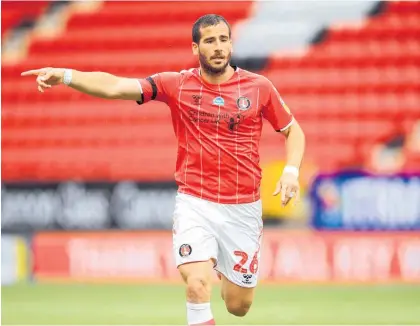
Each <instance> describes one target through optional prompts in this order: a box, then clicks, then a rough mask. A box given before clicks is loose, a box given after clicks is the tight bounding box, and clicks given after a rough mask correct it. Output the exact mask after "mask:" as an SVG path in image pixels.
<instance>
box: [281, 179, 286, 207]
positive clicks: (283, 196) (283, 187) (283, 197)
mask: <svg viewBox="0 0 420 326" xmlns="http://www.w3.org/2000/svg"><path fill="white" fill-rule="evenodd" d="M286 191H287V185H285V184H282V187H281V197H280V198H281V203H282V205H283V206H284V203H285V201H286Z"/></svg>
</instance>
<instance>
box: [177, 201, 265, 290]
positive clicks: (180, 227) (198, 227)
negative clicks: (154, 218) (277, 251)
mask: <svg viewBox="0 0 420 326" xmlns="http://www.w3.org/2000/svg"><path fill="white" fill-rule="evenodd" d="M262 229H263V222H262V205H261V201H260V200H259V201H256V202H253V203H249V204H218V203H214V202H210V201H207V200H204V199H200V198H197V197H193V196H190V195H187V194H183V193H178V195H177V198H176V205H175V213H174V227H173V250H174V255H175V260H176V265H177V267H178V266H179V265H182V264H185V263H191V262H197V261H207V260H209V259H212V258H213V259H215V261H216V265H215V270H217V271H218V272H220V273H222V274H223V275H224V276H225V277H226V278H227V279H228V280H229V281H231V282H233V283H234V284H237V285H239V286H241V287H248V288H251V287H255V286H256V285H257V280H258V269H259V268H258V262H259V258H260V247H261V240H262Z"/></svg>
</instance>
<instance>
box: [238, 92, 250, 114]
mask: <svg viewBox="0 0 420 326" xmlns="http://www.w3.org/2000/svg"><path fill="white" fill-rule="evenodd" d="M236 105H237V106H238V109H239V110H242V111H245V110H248V109H249V108H250V107H251V101H250V100H249V98H247V97H245V96H241V97H240V98H238V99H237V100H236Z"/></svg>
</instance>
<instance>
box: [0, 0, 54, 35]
mask: <svg viewBox="0 0 420 326" xmlns="http://www.w3.org/2000/svg"><path fill="white" fill-rule="evenodd" d="M48 3H49V1H29V2H27V1H2V2H1V37H2V39H3V38H4V37H6V35H7V33H9V32H10V31H11V30H13V29H14V28H17V27H19V26H21V25H22V24H28V23H30V22H33V21H34V20H36V19H37V18H38V17H39V16H40V15H41V14H42V13H43V12H45V11H46V9H47V8H48Z"/></svg>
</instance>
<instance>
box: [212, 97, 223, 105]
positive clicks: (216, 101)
mask: <svg viewBox="0 0 420 326" xmlns="http://www.w3.org/2000/svg"><path fill="white" fill-rule="evenodd" d="M213 104H214V105H219V106H222V105H225V100H224V99H223V97H220V96H218V97H216V98H214V100H213Z"/></svg>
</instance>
